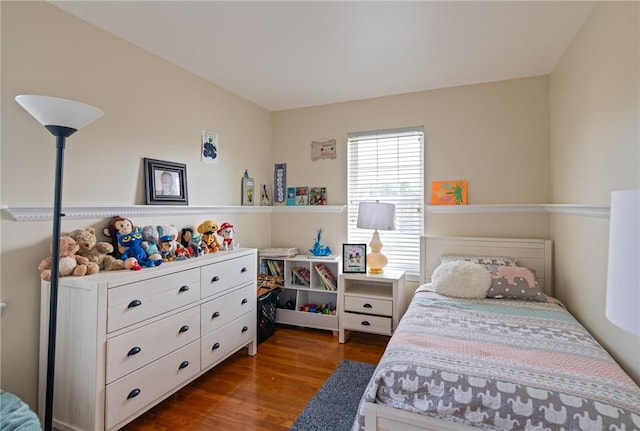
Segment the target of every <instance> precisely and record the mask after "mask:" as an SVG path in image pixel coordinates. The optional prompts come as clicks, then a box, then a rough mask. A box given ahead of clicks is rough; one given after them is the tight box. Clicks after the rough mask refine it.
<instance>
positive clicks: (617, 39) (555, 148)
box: [550, 2, 640, 382]
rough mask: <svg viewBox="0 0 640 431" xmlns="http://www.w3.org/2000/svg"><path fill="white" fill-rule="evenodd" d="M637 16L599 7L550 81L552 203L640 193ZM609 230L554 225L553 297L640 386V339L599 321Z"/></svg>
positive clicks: (583, 223)
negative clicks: (632, 191) (620, 192)
mask: <svg viewBox="0 0 640 431" xmlns="http://www.w3.org/2000/svg"><path fill="white" fill-rule="evenodd" d="M639 9H640V7H639V3H638V2H602V3H599V4H598V5H596V7H595V8H594V11H593V13H592V15H591V16H590V18H589V20H588V21H587V23H586V24H585V25H584V27H583V28H582V30H581V31H580V33H579V34H578V35H577V37H576V39H575V40H574V41H573V43H572V44H571V46H570V47H569V49H568V50H567V52H566V53H565V55H564V56H563V58H562V60H561V62H560V63H559V64H558V66H557V67H556V69H555V70H554V71H553V73H552V74H551V81H550V82H551V93H550V95H551V96H550V100H551V105H550V106H551V135H550V136H551V178H552V181H551V190H552V198H553V201H554V202H559V203H565V202H570V203H594V204H608V203H609V199H610V192H611V191H612V190H620V189H631V188H640V120H639V118H640V103H639V100H640V99H639V96H640V87H639V82H640V68H639V64H640V57H639V52H640V43H639V41H640V34H639V30H638V28H639V25H638V22H639V14H640V10H639ZM608 229H609V220H608V219H598V218H595V219H594V218H589V217H578V216H566V215H554V216H553V217H551V236H552V238H553V239H554V241H555V257H556V260H555V263H556V267H555V268H556V274H555V275H556V278H555V282H556V285H555V286H556V294H557V296H558V297H559V298H560V299H561V300H563V301H565V302H566V304H567V306H568V307H569V309H570V310H571V312H572V313H573V314H574V315H575V316H576V317H577V318H578V319H579V320H580V321H581V322H582V323H583V324H584V325H585V326H586V327H587V329H588V330H589V331H590V332H591V333H592V334H593V335H594V336H595V337H596V338H597V339H598V341H600V342H601V343H602V344H603V345H604V346H605V347H606V348H607V349H608V350H609V351H610V352H611V353H612V355H613V356H614V358H615V359H617V360H618V361H619V362H620V364H621V365H622V366H623V367H624V368H625V369H626V371H627V372H628V373H629V374H631V376H632V377H633V378H634V379H635V380H636V382H640V337H635V336H632V335H630V334H629V333H627V332H625V331H622V330H621V329H618V328H617V327H615V326H613V325H612V324H611V323H609V321H608V320H607V319H606V318H605V315H604V307H605V286H606V276H607V251H608V238H609V231H608ZM638 310H639V312H640V304H638Z"/></svg>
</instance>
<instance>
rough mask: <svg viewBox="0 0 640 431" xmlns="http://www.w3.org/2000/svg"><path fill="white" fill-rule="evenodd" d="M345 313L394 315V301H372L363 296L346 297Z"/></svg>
mask: <svg viewBox="0 0 640 431" xmlns="http://www.w3.org/2000/svg"><path fill="white" fill-rule="evenodd" d="M344 309H345V311H354V312H356V313H366V314H375V315H378V316H392V315H393V301H392V300H390V299H389V300H387V299H372V298H366V297H363V296H346V295H345V297H344Z"/></svg>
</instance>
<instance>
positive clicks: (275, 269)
mask: <svg viewBox="0 0 640 431" xmlns="http://www.w3.org/2000/svg"><path fill="white" fill-rule="evenodd" d="M266 262H267V268H268V272H269V275H275V276H277V277H283V271H282V261H280V260H270V259H268V260H266Z"/></svg>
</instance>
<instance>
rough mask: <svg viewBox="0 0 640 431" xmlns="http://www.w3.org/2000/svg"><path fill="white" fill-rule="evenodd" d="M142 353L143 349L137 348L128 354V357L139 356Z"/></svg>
mask: <svg viewBox="0 0 640 431" xmlns="http://www.w3.org/2000/svg"><path fill="white" fill-rule="evenodd" d="M141 351H142V349H141V348H140V347H138V346H136V347H134V348H132V349H131V350H129V353H127V356H133V355H137V354H138V353H140V352H141Z"/></svg>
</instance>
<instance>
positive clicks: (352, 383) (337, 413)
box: [289, 359, 376, 431]
mask: <svg viewBox="0 0 640 431" xmlns="http://www.w3.org/2000/svg"><path fill="white" fill-rule="evenodd" d="M375 369H376V366H375V365H372V364H365V363H364V362H357V361H349V360H347V359H345V360H343V361H342V362H341V363H340V365H338V368H336V370H335V371H334V372H333V374H331V375H330V376H329V378H328V379H327V381H326V382H324V384H323V385H322V387H321V388H320V389H319V390H318V392H316V394H315V395H314V396H313V398H312V399H311V401H309V404H307V406H306V407H305V408H304V410H303V411H302V413H300V416H298V418H297V419H296V421H295V422H294V423H293V425H292V426H291V428H289V431H350V430H351V426H352V425H353V421H354V420H355V418H356V413H357V412H358V405H359V404H360V398H362V394H364V390H365V389H366V387H367V384H368V383H369V380H370V379H371V376H372V375H373V371H374V370H375Z"/></svg>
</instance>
